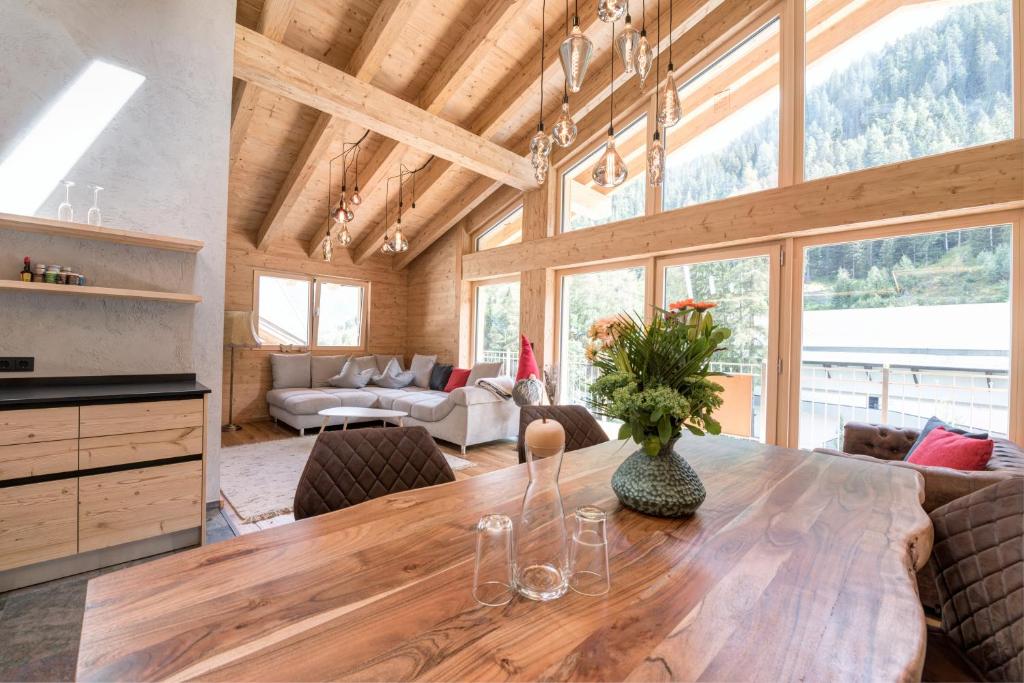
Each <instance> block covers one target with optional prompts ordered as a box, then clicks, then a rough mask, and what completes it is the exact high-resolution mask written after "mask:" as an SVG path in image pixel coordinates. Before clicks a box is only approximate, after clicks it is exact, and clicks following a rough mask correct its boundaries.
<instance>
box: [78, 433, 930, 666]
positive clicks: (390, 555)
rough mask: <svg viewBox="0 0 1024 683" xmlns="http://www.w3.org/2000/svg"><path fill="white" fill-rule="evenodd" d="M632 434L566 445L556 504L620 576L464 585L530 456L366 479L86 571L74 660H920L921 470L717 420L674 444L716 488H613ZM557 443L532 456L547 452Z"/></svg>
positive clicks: (925, 543)
mask: <svg viewBox="0 0 1024 683" xmlns="http://www.w3.org/2000/svg"><path fill="white" fill-rule="evenodd" d="M634 449H635V446H633V445H632V444H629V443H626V442H621V441H612V442H609V443H606V444H602V445H600V446H595V447H592V448H587V449H584V450H580V451H574V452H570V453H567V454H566V455H565V458H564V463H563V466H562V472H561V478H560V484H561V492H562V497H563V500H564V505H565V510H566V513H567V515H571V513H572V511H573V510H574V509H575V508H576V507H577V506H582V505H596V506H598V507H601V508H602V509H604V510H605V511H606V512H607V513H608V535H609V538H608V542H609V553H610V569H611V590H610V592H609V593H608V594H606V595H604V596H602V597H587V596H583V595H578V594H575V593H571V592H570V593H569V594H567V595H566V596H565V597H563V598H561V599H558V600H553V601H551V602H533V601H530V600H526V599H523V598H515V599H514V600H512V602H510V603H509V604H507V605H505V606H504V607H485V606H482V605H480V604H478V603H477V602H475V600H474V599H473V595H472V583H473V564H474V551H475V527H476V523H477V520H478V519H479V518H480V516H481V515H483V514H486V513H492V512H502V513H506V514H509V515H511V516H512V517H513V518H515V516H516V515H517V514H518V512H519V509H520V500H521V497H522V494H523V491H524V487H525V485H526V483H527V470H526V469H525V468H526V466H525V465H519V466H515V467H510V468H507V469H504V470H499V471H496V472H492V473H490V474H486V475H482V476H478V477H473V478H470V479H466V480H462V481H458V482H454V483H451V484H444V485H440V486H434V487H431V488H427V489H418V490H413V491H407V492H403V493H399V494H394V495H390V496H386V497H383V498H378V499H375V500H372V501H369V502H366V503H363V504H361V505H357V506H355V507H352V508H348V509H346V510H341V511H339V512H334V513H331V514H327V515H322V516H320V517H314V518H311V519H306V520H302V521H299V522H296V523H294V524H288V525H286V526H281V527H277V528H272V529H268V530H266V531H261V532H258V533H254V534H250V535H246V536H241V537H238V538H235V539H232V540H228V541H224V542H220V543H216V544H213V545H208V546H205V547H202V548H197V549H194V550H191V551H186V552H182V553H179V554H175V555H172V556H168V557H165V558H161V559H158V560H154V561H152V562H149V563H146V564H142V565H139V566H135V567H131V568H128V569H125V570H122V571H118V572H114V573H111V574H107V575H103V576H100V577H97V578H94V579H92V580H91V581H90V582H89V587H88V597H87V601H86V610H85V617H84V623H83V627H82V638H81V646H80V649H79V655H78V672H77V673H78V678H79V679H82V680H156V679H172V680H184V679H203V680H247V681H248V680H253V681H255V680H279V681H282V680H289V681H305V680H374V681H406V680H448V681H454V680H473V681H484V680H488V681H489V680H516V681H525V680H541V679H544V680H586V681H625V680H630V681H667V680H698V679H699V680H716V681H741V680H758V681H791V680H800V681H901V680H910V679H918V678H920V675H921V669H922V665H923V660H924V646H925V622H924V615H923V612H922V609H921V606H920V602H919V600H918V596H917V588H916V583H915V579H914V575H915V569H916V568H918V567H920V566H921V565H922V564H923V563H924V562H925V561H926V559H927V557H928V554H929V552H930V549H931V539H932V536H931V534H932V531H931V524H930V523H929V519H928V517H927V515H926V514H925V513H924V511H923V510H922V508H921V505H920V502H921V501H922V500H923V482H922V479H921V477H920V475H918V474H917V473H916V472H914V471H913V470H910V469H906V468H897V467H888V466H885V465H882V464H874V463H868V462H863V461H859V460H854V459H848V458H843V457H839V456H833V455H827V454H818V453H811V452H806V451H797V450H791V449H785V448H778V447H773V446H764V445H761V444H757V443H754V442H750V441H744V440H740V439H734V438H728V437H706V438H703V439H700V438H696V437H693V438H684V439H681V440H680V441H679V443H678V444H677V451H678V452H679V453H681V454H683V455H684V457H685V458H686V460H687V461H688V462H689V463H690V464H691V465H692V466H693V468H694V469H695V470H696V471H697V473H698V474H699V475H700V477H701V479H702V480H703V481H704V485H705V487H706V489H707V499H706V501H705V502H704V504H703V505H702V506H701V508H700V509H699V510H698V511H697V513H696V514H695V515H693V516H692V517H690V518H685V519H661V518H657V517H649V516H645V515H642V514H639V513H636V512H633V511H631V510H628V509H626V508H624V507H622V506H621V505H620V504H619V502H618V501H617V499H616V498H615V495H614V494H613V492H612V490H611V487H610V484H609V481H610V479H611V476H612V473H613V472H614V471H615V468H616V467H617V466H618V465H619V464H620V463H621V462H622V461H623V459H624V458H625V457H626V456H627V455H629V454H630V453H631V452H632V451H633V450H634ZM553 465H554V460H553V459H549V460H546V461H543V462H541V463H539V466H540V467H551V466H553Z"/></svg>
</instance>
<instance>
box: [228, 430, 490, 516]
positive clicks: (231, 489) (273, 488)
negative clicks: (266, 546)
mask: <svg viewBox="0 0 1024 683" xmlns="http://www.w3.org/2000/svg"><path fill="white" fill-rule="evenodd" d="M315 442H316V436H300V437H296V438H294V439H279V440H277V441H264V442H262V443H254V444H246V445H244V446H231V447H230V448H222V449H221V450H220V490H221V493H222V494H223V495H224V498H225V499H227V501H228V502H229V503H231V507H233V508H234V509H235V512H236V513H238V517H239V518H240V519H241V520H242V522H244V523H246V524H252V523H253V522H259V521H261V520H264V519H270V518H271V517H277V516H278V515H285V514H288V513H289V512H291V511H292V501H293V500H294V498H295V487H296V485H298V483H299V477H300V476H301V475H302V469H303V468H304V467H305V466H306V460H307V459H309V453H310V451H312V450H313V444H314V443H315ZM444 457H445V460H447V461H448V465H449V466H450V467H451V468H452V469H453V470H464V469H466V468H467V467H472V466H473V463H472V462H470V461H469V460H466V459H464V458H459V457H456V456H454V455H448V454H447V453H445V454H444Z"/></svg>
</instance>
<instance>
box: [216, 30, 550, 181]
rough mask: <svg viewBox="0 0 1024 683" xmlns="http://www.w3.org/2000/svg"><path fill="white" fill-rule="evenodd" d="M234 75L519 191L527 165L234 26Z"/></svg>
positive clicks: (528, 171)
mask: <svg viewBox="0 0 1024 683" xmlns="http://www.w3.org/2000/svg"><path fill="white" fill-rule="evenodd" d="M234 70H235V75H236V76H237V77H238V78H241V79H243V80H246V81H249V82H251V83H255V84H256V85H259V86H261V87H263V88H265V89H267V90H270V91H272V92H274V93H276V94H278V95H282V96H284V97H288V98H289V99H292V100H295V101H296V102H300V103H302V104H305V105H307V106H309V107H313V108H314V109H318V110H320V111H323V112H326V113H330V114H333V115H335V116H339V117H341V118H343V119H345V120H346V121H350V122H352V123H354V124H356V125H359V126H363V127H365V128H369V129H370V130H373V131H375V132H377V133H380V134H381V135H384V136H386V137H389V138H391V139H393V140H397V141H398V142H403V143H405V144H407V145H409V146H411V147H415V148H416V149H420V150H422V151H424V152H426V153H428V154H434V155H437V156H439V157H441V158H443V159H447V160H448V161H451V162H453V163H455V164H458V165H459V166H462V167H465V168H468V169H469V170H471V171H474V172H476V173H479V174H481V175H484V176H487V177H489V178H493V179H494V180H496V181H499V182H502V183H505V184H507V185H513V186H515V187H519V188H521V189H524V190H525V189H529V188H532V187H535V186H536V181H535V180H534V178H533V169H532V168H531V167H530V164H529V162H528V161H527V160H526V159H525V158H523V157H521V156H519V155H518V154H515V153H514V152H511V151H509V150H507V149H505V148H503V147H499V146H498V145H496V144H494V143H493V142H490V141H489V140H487V139H484V138H482V137H480V136H478V135H474V134H473V133H470V132H469V131H467V130H465V129H464V128H460V127H459V126H457V125H455V124H453V123H451V122H449V121H446V120H444V119H442V118H440V117H439V116H437V115H435V114H431V113H429V112H426V111H424V110H423V109H420V108H419V107H417V106H415V105H413V104H410V103H408V102H406V101H405V100H403V99H401V98H399V97H395V96H394V95H392V94H391V93H388V92H385V91H383V90H380V89H378V88H375V87H373V86H372V85H369V84H368V83H365V82H363V81H361V80H359V79H358V78H355V77H353V76H350V75H349V74H346V73H345V72H343V71H341V70H339V69H335V68H332V67H330V66H329V65H327V64H324V63H323V62H320V61H318V60H316V59H314V58H312V57H309V56H307V55H304V54H302V53H301V52H298V51H296V50H293V49H291V48H289V47H287V46H285V45H282V44H281V43H276V42H274V41H271V40H268V39H267V38H266V37H264V36H261V35H260V34H258V33H256V32H255V31H252V30H250V29H247V28H245V27H244V26H240V25H236V26H235V61H234Z"/></svg>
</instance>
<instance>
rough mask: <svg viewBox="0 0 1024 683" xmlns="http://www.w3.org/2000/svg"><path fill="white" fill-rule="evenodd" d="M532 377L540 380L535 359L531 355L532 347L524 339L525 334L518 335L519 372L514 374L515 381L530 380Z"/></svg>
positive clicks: (527, 340) (528, 341)
mask: <svg viewBox="0 0 1024 683" xmlns="http://www.w3.org/2000/svg"><path fill="white" fill-rule="evenodd" d="M530 375H533V376H534V377H536V378H537V379H540V368H539V367H537V357H536V356H534V355H533V345H532V344H530V340H529V339H527V338H526V335H525V334H521V335H519V371H518V372H517V373H516V381H517V382H518V381H519V380H521V379H530Z"/></svg>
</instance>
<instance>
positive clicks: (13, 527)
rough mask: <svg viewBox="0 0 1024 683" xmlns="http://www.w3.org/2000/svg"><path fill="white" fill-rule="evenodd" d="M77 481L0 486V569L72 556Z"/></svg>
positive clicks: (75, 528)
mask: <svg viewBox="0 0 1024 683" xmlns="http://www.w3.org/2000/svg"><path fill="white" fill-rule="evenodd" d="M77 519H78V480H77V479H62V480H60V481H47V482H43V483H40V484H28V485H27V486H11V487H8V488H2V489H0V570H4V569H11V568H13V567H22V566H24V565H27V564H34V563H36V562H44V561H46V560H53V559H56V558H58V557H64V556H66V555H74V554H75V552H77V550H78V542H77V534H78V525H77Z"/></svg>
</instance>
